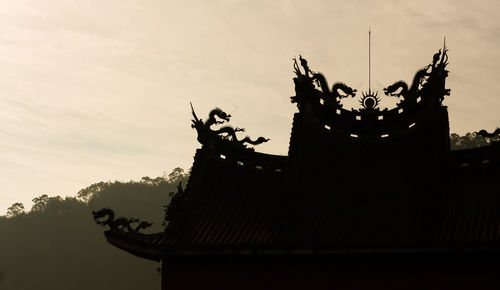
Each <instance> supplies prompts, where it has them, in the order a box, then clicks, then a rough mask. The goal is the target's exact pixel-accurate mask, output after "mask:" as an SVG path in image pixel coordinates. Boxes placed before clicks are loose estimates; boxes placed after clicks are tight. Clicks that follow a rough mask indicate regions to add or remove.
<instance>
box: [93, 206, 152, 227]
mask: <svg viewBox="0 0 500 290" xmlns="http://www.w3.org/2000/svg"><path fill="white" fill-rule="evenodd" d="M92 216H93V217H94V221H95V222H96V223H97V224H98V225H102V226H109V228H110V229H112V230H121V231H126V232H136V233H137V232H139V230H140V229H145V228H147V227H150V226H151V225H152V223H148V222H145V221H143V222H141V223H140V224H139V225H138V226H137V227H136V228H135V229H133V228H132V227H131V226H130V225H131V224H133V223H137V222H139V219H136V218H130V219H127V218H123V217H121V218H117V219H116V220H115V213H114V211H113V210H111V209H109V208H103V209H100V210H98V211H93V212H92ZM106 216H107V217H108V218H107V219H105V220H100V219H102V218H104V217H106Z"/></svg>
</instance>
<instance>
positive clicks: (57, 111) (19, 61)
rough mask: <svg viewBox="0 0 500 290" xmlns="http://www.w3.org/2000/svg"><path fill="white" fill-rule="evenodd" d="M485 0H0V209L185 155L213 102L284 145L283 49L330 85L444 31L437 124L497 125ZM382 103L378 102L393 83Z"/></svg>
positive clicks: (391, 66)
mask: <svg viewBox="0 0 500 290" xmlns="http://www.w3.org/2000/svg"><path fill="white" fill-rule="evenodd" d="M499 6H500V5H499V2H498V1H496V0H492V1H458V0H449V1H436V0H433V1H421V0H420V1H401V0H387V1H382V0H378V1H354V0H349V1H331V0H330V1H278V0H272V1H271V0H269V1H257V0H248V1H235V0H232V1H218V0H217V1H216V0H210V1H204V0H203V1H186V0H184V1H176V2H174V1H167V0H84V1H75V0H38V1H37V0H3V1H1V2H0V76H1V77H0V124H1V126H0V215H1V214H4V213H5V212H6V210H7V208H8V207H9V206H10V205H12V204H13V203H14V202H18V201H19V202H23V203H24V204H25V207H26V208H27V209H29V208H30V207H31V199H32V198H34V197H36V196H39V195H41V194H48V195H62V196H66V195H73V196H74V195H76V193H77V192H78V190H79V189H81V188H84V187H86V186H88V185H90V184H92V183H94V182H99V181H108V180H111V181H114V180H123V181H128V180H131V179H135V180H138V179H140V178H141V177H143V176H150V177H156V176H159V175H161V174H162V173H163V172H167V173H168V172H170V171H171V170H172V169H173V168H174V167H177V166H180V167H183V168H185V169H188V168H189V167H190V166H191V163H192V160H193V159H192V158H193V155H194V152H195V149H196V148H198V147H199V146H200V145H199V144H198V143H197V141H196V133H195V131H194V130H193V129H191V127H190V119H191V115H190V114H191V113H190V108H189V102H190V101H192V102H193V104H194V106H195V109H196V111H197V114H198V116H199V117H206V115H207V114H208V112H209V110H210V109H211V108H213V107H215V106H219V107H221V108H222V109H224V110H225V111H227V112H229V113H231V114H232V115H233V118H232V120H231V121H232V122H231V123H232V124H233V125H235V126H240V127H245V128H246V129H247V132H246V133H248V134H249V135H251V136H253V137H257V136H265V137H268V138H271V141H269V142H268V143H267V144H264V145H261V146H259V147H258V148H257V150H258V151H263V152H268V153H275V154H286V152H287V147H288V142H289V135H290V129H291V120H292V114H293V113H294V112H295V111H296V107H295V105H293V104H291V103H290V99H289V97H290V96H291V95H293V94H294V90H293V82H292V77H293V68H292V58H293V57H295V56H297V55H298V54H302V55H304V56H305V57H306V58H307V59H308V62H309V65H310V67H311V69H312V70H314V71H320V72H322V73H323V74H324V75H325V76H326V78H327V79H328V81H329V83H330V85H331V84H333V83H334V82H335V81H344V82H346V83H347V84H348V85H350V86H352V87H354V88H357V89H358V91H363V90H366V89H367V87H368V75H367V67H368V49H367V47H368V38H367V31H368V27H371V30H372V88H373V89H377V90H379V92H380V93H382V88H383V87H386V86H387V85H389V84H392V83H393V82H395V81H398V80H401V79H402V80H406V81H407V82H411V79H412V77H413V74H414V73H415V72H416V71H417V70H418V69H419V68H421V67H423V66H425V65H426V64H428V63H430V62H431V60H432V56H433V54H434V53H436V52H437V50H438V49H439V48H441V47H442V44H443V37H444V36H446V41H447V45H448V47H449V61H450V65H449V69H450V76H449V78H448V82H447V86H448V87H449V88H451V96H450V97H448V98H447V99H446V101H445V104H446V105H447V106H448V107H449V113H450V123H451V130H452V131H454V132H457V133H460V134H463V133H465V132H467V131H475V130H477V129H482V128H484V129H487V130H492V129H494V128H495V127H496V126H500V114H499V113H498V112H499V111H500V86H499V85H498V83H499V82H498V77H499V76H500V17H498V10H499V8H500V7H499ZM388 99H389V98H388V97H386V98H384V99H383V102H382V106H389V107H391V106H393V105H394V101H395V100H393V99H389V100H388Z"/></svg>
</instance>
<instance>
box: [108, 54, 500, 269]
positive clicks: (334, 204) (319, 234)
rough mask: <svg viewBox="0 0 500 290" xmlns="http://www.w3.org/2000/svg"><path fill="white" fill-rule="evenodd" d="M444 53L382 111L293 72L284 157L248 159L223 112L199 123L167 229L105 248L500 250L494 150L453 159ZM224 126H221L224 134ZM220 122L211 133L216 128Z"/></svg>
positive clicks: (194, 251)
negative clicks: (292, 109)
mask: <svg viewBox="0 0 500 290" xmlns="http://www.w3.org/2000/svg"><path fill="white" fill-rule="evenodd" d="M447 59H448V58H447V55H446V49H443V51H442V52H441V51H440V52H439V53H438V54H436V55H435V56H434V58H433V62H432V63H431V64H430V65H428V66H426V67H425V68H423V69H421V70H419V71H418V72H417V74H416V76H415V78H414V81H413V83H412V85H411V86H408V85H406V83H404V82H401V81H399V82H396V83H395V84H393V85H391V86H388V87H387V88H385V89H384V92H385V94H386V95H388V96H391V95H395V96H400V97H402V100H401V102H400V103H399V104H398V106H397V107H396V108H393V109H390V110H387V109H386V110H380V109H379V108H378V107H377V103H378V96H377V94H376V93H374V92H371V91H370V92H367V93H364V94H363V98H362V99H361V100H360V101H361V103H362V108H361V109H359V110H345V109H343V108H342V105H341V102H340V99H341V98H342V95H341V94H340V91H342V92H344V93H345V94H347V95H354V94H355V92H356V90H353V89H351V88H349V87H347V86H346V85H344V84H342V85H339V84H338V83H337V84H335V85H334V86H333V87H332V90H331V91H330V89H329V88H328V87H327V85H326V80H325V78H324V77H323V76H322V75H321V74H319V73H314V72H312V71H310V69H309V67H308V66H307V62H305V60H304V59H302V58H301V64H302V66H303V70H304V72H302V71H301V70H300V69H299V66H298V64H297V63H295V72H296V75H297V77H296V78H295V79H294V82H295V90H296V96H294V97H292V102H295V103H297V106H298V109H299V112H298V113H296V114H295V116H294V121H293V128H292V133H291V138H290V147H289V153H288V156H277V155H270V154H264V153H259V152H255V150H254V149H253V148H252V147H249V146H250V145H258V144H260V143H263V142H267V141H268V140H269V139H267V138H264V137H259V138H257V139H255V140H252V139H251V138H249V137H246V138H244V139H239V137H237V135H236V133H237V132H239V131H242V129H240V128H237V127H231V126H228V125H227V124H225V123H226V122H228V121H229V118H230V115H228V114H226V113H224V112H223V111H222V110H221V109H214V110H212V111H211V112H210V114H209V118H208V119H207V120H205V121H203V120H201V119H200V118H198V117H197V116H196V113H195V112H194V109H193V118H194V119H193V128H195V129H196V130H197V132H198V141H199V142H200V143H201V144H202V145H203V146H202V148H201V149H198V150H197V152H196V155H195V158H194V164H193V167H192V171H191V175H190V179H189V182H188V184H187V187H186V188H185V189H182V188H180V189H179V192H178V193H177V195H176V198H174V200H173V201H172V203H171V206H169V208H168V217H169V224H168V226H167V228H166V230H165V232H162V233H157V234H150V235H146V234H141V233H136V232H127V231H124V230H119V229H117V228H112V229H110V230H109V231H107V232H106V237H107V239H108V242H110V243H111V244H113V245H115V246H117V247H119V248H121V249H123V250H126V251H128V252H130V253H132V254H134V255H137V256H140V257H143V258H147V259H153V260H159V259H161V258H162V257H164V256H168V255H206V254H217V255H224V254H230V255H235V254H237V255H246V254H287V255H289V254H292V255H304V254H306V255H310V254H345V253H379V252H401V253H406V252H413V253H418V252H426V251H427V252H436V253H439V252H450V251H485V250H486V251H488V250H495V251H497V250H500V243H499V242H500V214H499V213H500V194H499V193H500V187H499V186H498V184H497V180H498V177H499V176H500V143H492V144H491V145H489V146H486V147H483V148H478V149H470V150H461V151H454V152H452V151H450V148H449V124H448V113H447V110H446V107H445V106H443V105H442V101H443V99H444V97H445V96H446V95H448V94H449V90H448V89H446V88H445V79H446V77H447V74H448V72H447V70H446V69H445V67H446V65H447ZM221 124H222V126H220V125H221ZM217 125H219V127H218V128H215V129H214V126H217Z"/></svg>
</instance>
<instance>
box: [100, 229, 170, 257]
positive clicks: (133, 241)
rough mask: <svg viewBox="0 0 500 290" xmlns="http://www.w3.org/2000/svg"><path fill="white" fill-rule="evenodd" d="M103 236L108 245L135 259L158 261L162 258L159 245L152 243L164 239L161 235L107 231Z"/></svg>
mask: <svg viewBox="0 0 500 290" xmlns="http://www.w3.org/2000/svg"><path fill="white" fill-rule="evenodd" d="M104 235H105V236H106V240H107V241H108V243H110V244H111V245H113V246H115V247H117V248H119V249H122V250H124V251H126V252H129V253H131V254H133V255H135V256H137V257H140V258H144V259H148V260H153V261H160V260H161V257H162V256H163V251H162V247H161V246H160V245H161V244H156V245H155V243H154V241H157V240H161V238H162V237H164V234H163V233H157V234H150V235H145V234H132V233H125V232H120V231H113V230H109V231H106V232H104Z"/></svg>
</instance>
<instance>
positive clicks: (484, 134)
mask: <svg viewBox="0 0 500 290" xmlns="http://www.w3.org/2000/svg"><path fill="white" fill-rule="evenodd" d="M474 133H475V134H476V135H479V136H482V137H485V138H496V137H500V128H497V129H496V130H495V131H494V132H493V133H488V131H486V130H480V131H479V132H474Z"/></svg>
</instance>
